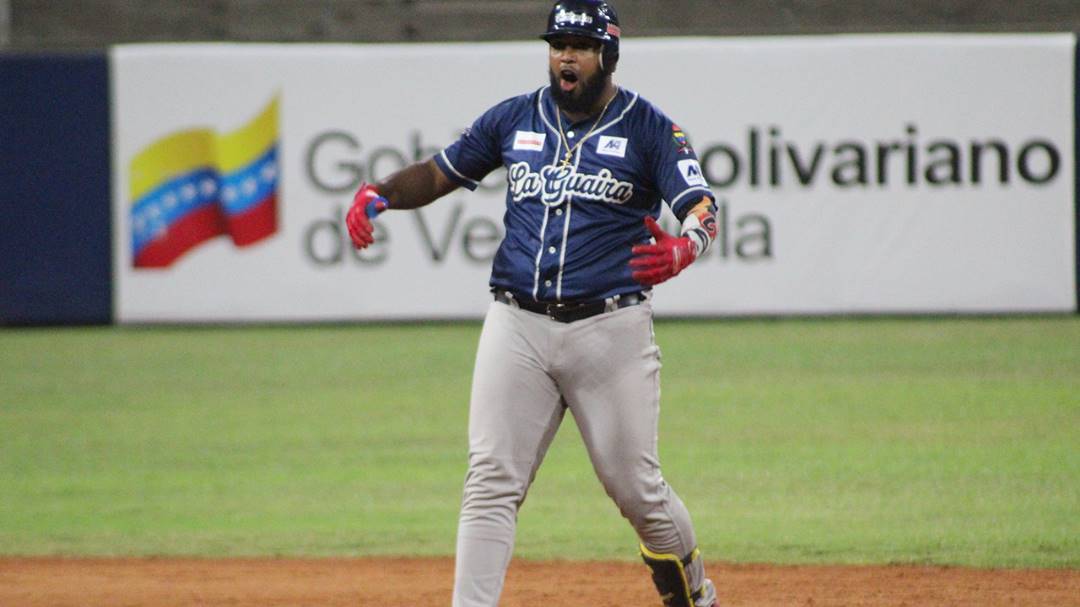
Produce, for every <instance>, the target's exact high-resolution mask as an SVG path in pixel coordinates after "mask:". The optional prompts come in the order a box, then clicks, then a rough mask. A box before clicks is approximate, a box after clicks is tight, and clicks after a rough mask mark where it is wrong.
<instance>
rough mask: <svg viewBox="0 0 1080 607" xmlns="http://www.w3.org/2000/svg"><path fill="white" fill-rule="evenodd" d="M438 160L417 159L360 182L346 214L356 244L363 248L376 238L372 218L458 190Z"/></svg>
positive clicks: (420, 204) (346, 222) (415, 207)
mask: <svg viewBox="0 0 1080 607" xmlns="http://www.w3.org/2000/svg"><path fill="white" fill-rule="evenodd" d="M457 187H458V186H457V184H456V183H454V182H452V181H450V179H449V178H447V177H446V175H444V174H443V172H442V171H441V170H440V169H439V166H438V165H437V164H435V161H434V160H428V161H426V162H417V163H416V164H413V165H410V166H407V167H405V168H404V169H401V170H400V171H398V172H396V173H394V174H393V175H391V176H389V177H387V178H386V179H384V180H382V181H380V182H379V183H377V184H375V185H372V184H370V183H362V184H360V189H359V190H357V192H356V195H355V196H354V197H353V204H352V207H351V208H350V209H349V213H348V214H347V215H346V216H345V224H346V225H347V226H348V228H349V237H350V238H351V239H352V242H353V246H355V247H356V248H358V249H363V248H365V247H367V246H368V245H370V244H371V243H372V242H374V241H375V238H374V236H373V235H372V234H373V232H374V228H373V227H372V225H371V220H372V219H374V218H375V217H376V216H378V214H379V213H382V212H383V211H385V210H387V209H417V208H420V207H422V206H424V205H428V204H431V203H432V202H434V201H435V200H436V199H438V198H441V197H442V196H445V195H447V194H449V193H450V192H452V191H454V190H455V189H456V188H457Z"/></svg>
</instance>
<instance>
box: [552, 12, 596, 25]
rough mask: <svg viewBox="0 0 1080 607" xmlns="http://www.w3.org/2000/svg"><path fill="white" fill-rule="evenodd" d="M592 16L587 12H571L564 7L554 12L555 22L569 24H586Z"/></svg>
mask: <svg viewBox="0 0 1080 607" xmlns="http://www.w3.org/2000/svg"><path fill="white" fill-rule="evenodd" d="M592 22H593V18H592V17H590V16H589V15H588V14H587V13H572V12H570V11H568V10H566V9H565V8H564V9H562V10H560V11H559V12H558V13H556V14H555V23H559V24H562V23H569V24H570V25H588V24H590V23H592Z"/></svg>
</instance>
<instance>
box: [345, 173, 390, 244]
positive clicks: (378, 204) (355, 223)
mask: <svg viewBox="0 0 1080 607" xmlns="http://www.w3.org/2000/svg"><path fill="white" fill-rule="evenodd" d="M388 208H390V201H389V200H387V199H386V198H384V197H382V196H380V195H379V191H378V190H376V189H375V186H373V185H371V184H370V183H361V184H360V189H359V190H358V191H357V192H356V196H353V203H352V207H351V208H349V213H348V214H347V215H345V225H346V226H348V228H349V238H351V239H352V242H353V246H354V247H356V248H357V249H363V248H366V247H367V246H368V245H370V244H371V243H373V242H375V237H374V236H373V235H372V234H373V232H374V230H375V228H374V227H372V225H371V220H372V219H374V218H375V217H376V216H377V215H378V214H379V213H382V212H383V211H385V210H386V209H388Z"/></svg>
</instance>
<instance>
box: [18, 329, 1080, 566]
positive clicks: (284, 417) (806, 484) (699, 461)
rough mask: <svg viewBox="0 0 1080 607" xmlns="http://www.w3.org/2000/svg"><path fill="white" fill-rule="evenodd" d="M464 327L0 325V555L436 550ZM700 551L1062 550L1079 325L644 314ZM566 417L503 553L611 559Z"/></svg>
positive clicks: (458, 398) (895, 558)
mask: <svg viewBox="0 0 1080 607" xmlns="http://www.w3.org/2000/svg"><path fill="white" fill-rule="evenodd" d="M478 335H479V324H418V325H367V326H364V325H358V326H323V327H247V328H202V329H179V328H138V329H134V328H127V329H124V328H82V329H35V330H12V329H7V330H0V554H9V555H14V554H26V555H30V554H34V555H41V554H65V555H206V556H232V555H279V554H280V555H381V554H395V555H449V554H452V552H453V546H454V534H455V528H456V515H457V508H458V504H459V501H460V492H461V485H462V480H463V477H464V473H465V455H466V414H467V401H468V392H469V384H470V374H471V368H472V357H473V351H474V348H475V345H476V340H477V337H478ZM657 339H658V341H659V343H660V345H661V347H662V349H663V352H664V363H665V368H664V371H663V413H662V426H661V458H662V461H663V463H664V469H665V475H666V477H667V478H668V480H669V481H670V482H671V484H672V485H673V486H674V487H675V488H676V489H677V490H678V491H679V493H680V495H681V496H682V497H683V499H684V501H685V502H686V503H687V505H688V506H689V507H690V509H691V512H692V513H693V515H694V518H695V522H696V525H697V528H698V535H699V541H700V543H701V546H702V549H703V551H704V553H705V556H706V558H708V559H721V560H728V561H754V562H775V563H808V562H819V563H891V562H905V563H906V562H917V563H950V564H963V565H974V566H984V567H991V566H992V567H1069V568H1075V567H1078V566H1080V318H1077V317H1052V318H1006V319H1000V318H996V319H991V318H980V319H887V320H869V319H859V320H839V319H837V320H779V321H750V320H741V321H715V322H704V321H701V322H696V321H695V322H690V321H679V322H676V321H668V322H660V323H658V325H657ZM635 546H636V543H635V538H634V536H633V533H632V531H631V530H630V528H629V526H628V525H627V524H626V523H625V521H623V520H622V519H621V518H620V516H619V514H618V511H617V510H616V508H615V507H614V506H613V505H612V504H611V503H610V502H609V501H608V499H607V497H606V496H605V495H604V493H603V491H602V490H601V488H600V486H599V483H598V482H597V481H596V479H595V476H594V475H593V473H592V470H591V467H590V465H589V462H588V460H587V458H586V456H585V452H584V450H583V448H582V447H581V443H580V439H579V437H578V435H577V429H576V428H575V427H574V424H573V420H572V418H570V417H569V416H568V417H567V419H566V421H565V422H564V424H563V427H562V429H561V431H560V433H559V436H558V438H557V439H556V442H555V444H554V445H553V447H552V449H551V452H550V453H549V455H548V458H547V461H546V462H545V464H544V466H543V467H542V468H541V470H540V474H539V476H538V478H537V481H536V483H535V485H534V486H533V490H532V492H531V493H530V496H529V500H528V501H527V502H526V504H525V506H524V508H523V510H522V513H521V520H520V526H519V532H518V545H517V555H518V556H522V557H526V558H552V557H558V558H574V559H577V558H581V559H634V558H636V554H635Z"/></svg>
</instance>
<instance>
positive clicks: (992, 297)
mask: <svg viewBox="0 0 1080 607" xmlns="http://www.w3.org/2000/svg"><path fill="white" fill-rule="evenodd" d="M1074 45H1075V39H1074V37H1073V36H1072V35H1071V34H1060V35H1021V36H1004V35H966V36H956V35H930V36H927V35H921V36H841V37H815V38H758V39H723V40H719V39H675V40H628V41H626V42H624V44H623V53H622V60H621V61H620V64H619V70H618V72H617V73H616V81H617V82H618V83H619V84H621V85H622V86H625V87H627V88H630V89H633V90H635V91H638V92H639V93H641V94H642V96H643V97H645V98H647V99H649V100H650V101H652V102H654V103H655V104H656V105H658V106H659V107H660V108H662V109H663V110H664V111H665V112H667V113H668V114H669V115H670V116H671V117H672V118H673V119H675V120H676V121H677V122H678V123H679V124H680V125H681V126H683V127H685V129H686V131H687V133H688V135H689V137H690V139H691V142H692V143H693V145H694V148H695V149H696V151H697V153H698V155H699V157H700V158H701V160H702V165H703V168H704V170H705V174H706V177H707V178H708V179H709V181H710V183H711V184H712V185H713V188H714V191H715V192H716V193H717V195H718V197H719V202H720V219H721V222H720V225H721V228H720V238H719V239H718V241H717V242H716V243H714V245H713V248H712V249H711V250H710V251H709V252H708V254H707V256H706V257H704V258H703V259H700V260H698V261H697V262H696V263H695V264H694V265H693V266H691V267H690V268H689V269H688V270H687V271H686V272H684V273H683V274H682V275H680V276H679V277H677V278H676V279H674V280H672V281H670V282H669V283H665V284H663V285H661V286H659V287H658V288H657V289H656V308H657V312H658V314H660V315H705V316H720V315H745V314H836V313H870V314H874V313H951V312H960V313H982V312H1044V311H1072V310H1075V309H1076V297H1077V289H1076V268H1075V265H1076V261H1075V260H1076V252H1075V241H1076V226H1075V225H1074V221H1075V219H1074V218H1075V203H1074V200H1073V198H1074V187H1075V186H1074V184H1075V176H1074V167H1075V158H1074V154H1073V136H1074V124H1073V111H1074V110H1073V94H1074V82H1073V78H1074V76H1073V53H1074ZM545 70H546V51H545V48H544V43H543V42H540V41H537V42H522V43H500V44H472V43H470V44H443V45H136V46H121V47H117V48H115V49H114V50H113V52H112V82H113V108H114V118H113V129H114V146H113V149H114V158H113V160H114V162H113V166H114V176H113V183H114V218H115V222H114V226H115V229H114V242H115V245H114V246H115V250H114V252H115V254H114V265H115V267H114V276H115V284H116V287H115V313H116V319H117V321H118V322H174V321H264V320H272V321H277V320H282V321H300V320H303V321H306V320H350V319H406V318H478V317H480V316H481V315H482V314H483V311H484V310H485V308H486V305H487V302H488V301H489V295H488V292H487V280H488V275H489V271H490V262H491V258H492V256H493V255H494V252H495V249H496V247H497V246H498V242H499V240H500V239H501V236H502V224H501V216H502V212H503V208H504V200H503V195H504V191H505V180H504V176H503V173H502V172H501V171H500V172H498V173H496V174H493V175H491V176H490V177H489V178H488V179H487V180H486V181H485V184H484V187H483V188H482V189H481V190H480V191H477V192H475V193H470V192H467V191H465V190H459V191H457V192H454V193H453V194H451V195H449V196H448V197H446V198H445V199H443V200H440V201H438V202H436V203H435V204H433V205H431V206H429V207H426V208H425V209H423V210H421V211H419V212H410V213H403V212H391V213H386V214H384V215H382V216H381V217H380V218H379V220H378V225H379V234H378V236H379V237H380V239H381V241H380V242H378V243H377V244H376V245H375V246H374V247H372V248H371V249H369V250H368V251H366V252H364V253H361V254H357V253H355V252H354V251H353V250H352V249H351V247H350V246H349V242H348V236H347V233H346V231H345V229H344V226H343V215H344V211H345V210H346V209H347V207H348V205H349V203H350V200H351V195H352V193H353V191H354V190H355V187H356V185H357V184H358V183H359V181H360V180H372V179H379V178H381V177H385V176H386V175H388V174H389V173H390V172H392V171H394V170H397V169H399V168H401V167H402V166H404V165H405V164H406V163H409V162H413V161H415V160H418V159H426V158H428V157H430V156H431V155H432V154H433V153H435V152H436V151H438V150H439V149H441V148H442V147H443V146H445V145H447V144H449V143H451V142H452V141H453V140H454V139H455V138H456V136H457V134H458V133H460V131H461V130H462V129H463V128H464V127H465V126H467V125H468V124H470V123H471V122H472V120H474V119H475V118H476V117H477V116H479V115H480V114H481V113H482V112H483V111H485V110H486V109H487V108H489V107H490V106H492V105H494V104H495V103H497V102H499V101H501V100H503V99H505V98H507V97H510V96H513V95H516V94H521V93H525V92H529V91H532V90H535V89H536V88H538V87H539V86H541V85H543V84H544V83H545V82H546V77H545ZM668 227H669V228H673V227H674V226H672V225H670V224H669V226H668Z"/></svg>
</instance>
